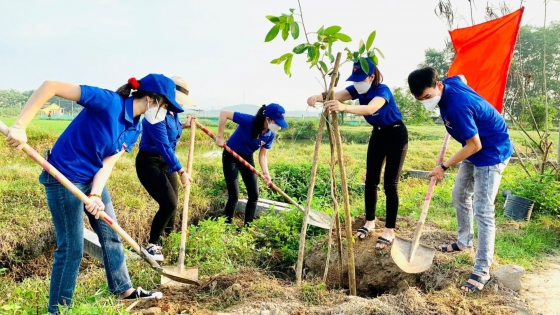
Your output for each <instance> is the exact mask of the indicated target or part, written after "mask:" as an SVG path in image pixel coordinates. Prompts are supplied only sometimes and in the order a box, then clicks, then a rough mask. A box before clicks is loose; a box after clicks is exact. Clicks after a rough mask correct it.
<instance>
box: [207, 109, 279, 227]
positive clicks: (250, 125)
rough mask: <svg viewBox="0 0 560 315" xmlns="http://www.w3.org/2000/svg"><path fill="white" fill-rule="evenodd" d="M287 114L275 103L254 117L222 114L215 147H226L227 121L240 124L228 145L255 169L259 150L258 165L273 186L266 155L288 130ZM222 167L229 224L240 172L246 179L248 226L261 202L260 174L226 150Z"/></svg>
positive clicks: (234, 113)
mask: <svg viewBox="0 0 560 315" xmlns="http://www.w3.org/2000/svg"><path fill="white" fill-rule="evenodd" d="M284 113H285V110H284V108H283V107H282V106H280V105H278V104H274V103H272V104H268V105H263V106H262V107H261V108H260V109H259V111H258V112H257V114H256V115H255V116H253V115H248V114H243V113H239V112H233V111H227V110H224V111H221V112H220V118H219V120H218V135H217V137H216V144H217V145H218V146H220V147H223V145H224V128H225V126H226V122H227V120H228V119H229V120H231V121H233V122H234V123H236V124H238V126H237V128H236V129H235V131H234V132H233V134H232V135H231V137H230V138H229V139H228V141H227V146H228V147H230V148H231V149H232V150H233V151H234V152H235V153H237V154H238V155H239V156H240V157H242V158H243V159H244V160H245V161H247V162H248V163H249V164H251V165H252V166H253V167H254V166H255V161H254V160H253V153H254V152H255V151H257V150H259V164H260V165H261V170H262V173H263V175H264V176H265V178H266V182H267V185H268V184H270V183H271V179H270V174H269V172H268V160H267V157H266V153H267V151H268V150H269V149H270V148H271V147H272V142H274V138H275V136H276V133H277V132H278V131H279V130H280V129H281V128H287V127H288V123H287V122H286V120H285V119H284ZM222 164H223V170H224V178H225V180H226V185H227V189H228V200H227V203H226V206H225V209H224V212H225V216H226V222H227V223H231V222H232V220H233V214H234V212H235V207H236V206H237V200H238V198H239V184H238V181H237V177H238V174H239V173H241V178H243V183H245V187H247V194H248V195H249V198H248V200H247V206H246V207H245V225H247V224H249V223H250V222H252V221H253V219H254V216H255V209H256V208H257V201H258V199H259V188H258V185H257V175H256V174H255V173H253V172H252V171H251V170H250V169H249V168H247V167H246V166H244V165H243V164H242V163H241V162H239V161H238V160H237V159H236V158H235V157H233V156H232V155H231V154H230V153H228V152H227V151H226V150H224V152H223V154H222Z"/></svg>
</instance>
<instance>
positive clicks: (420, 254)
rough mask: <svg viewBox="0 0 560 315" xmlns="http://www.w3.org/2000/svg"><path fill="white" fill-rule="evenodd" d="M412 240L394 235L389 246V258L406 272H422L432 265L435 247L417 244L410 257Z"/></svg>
mask: <svg viewBox="0 0 560 315" xmlns="http://www.w3.org/2000/svg"><path fill="white" fill-rule="evenodd" d="M411 246H412V241H409V240H405V239H401V238H398V237H395V241H394V243H393V246H392V248H391V258H393V261H394V262H395V264H397V266H399V268H401V270H402V271H404V272H406V273H420V272H424V271H426V270H428V269H430V267H431V266H432V262H433V260H434V255H435V252H436V251H435V249H433V248H430V247H428V246H425V245H422V244H418V248H417V249H416V253H415V254H414V257H410V247H411Z"/></svg>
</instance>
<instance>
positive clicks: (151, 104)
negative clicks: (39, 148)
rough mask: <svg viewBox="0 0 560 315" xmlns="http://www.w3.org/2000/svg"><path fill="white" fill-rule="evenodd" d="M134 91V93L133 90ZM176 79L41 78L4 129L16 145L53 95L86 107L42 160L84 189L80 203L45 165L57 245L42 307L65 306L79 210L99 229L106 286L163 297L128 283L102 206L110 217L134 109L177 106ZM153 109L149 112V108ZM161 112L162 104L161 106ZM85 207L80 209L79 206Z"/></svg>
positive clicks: (133, 137)
mask: <svg viewBox="0 0 560 315" xmlns="http://www.w3.org/2000/svg"><path fill="white" fill-rule="evenodd" d="M132 90H136V91H134V92H133V93H132V95H131V91H132ZM175 95H176V94H175V83H173V81H172V80H171V79H169V78H167V77H165V76H163V75H161V74H149V75H147V76H145V77H144V78H142V79H141V80H136V79H134V78H131V79H129V80H128V83H127V84H125V85H123V86H121V87H120V88H119V89H118V90H117V92H113V91H109V90H105V89H101V88H98V87H93V86H87V85H74V84H70V83H64V82H56V81H45V82H44V83H43V84H42V85H41V86H40V87H39V88H38V89H37V90H35V92H34V93H33V94H32V95H31V97H30V98H29V100H28V101H27V103H26V105H25V107H24V109H23V111H22V112H21V114H20V115H19V117H18V118H17V120H16V121H15V122H14V124H13V125H12V127H10V129H9V131H8V136H7V140H8V143H9V145H10V146H12V147H14V148H17V149H22V148H23V146H24V145H25V143H26V142H27V135H26V128H27V126H28V125H29V123H30V122H31V120H32V119H33V117H34V116H35V114H36V113H37V112H38V111H39V109H40V108H41V106H43V104H44V103H45V102H46V101H48V100H49V99H51V98H52V97H53V96H59V97H62V98H65V99H68V100H72V101H76V102H78V104H80V105H82V106H83V107H84V109H83V110H82V111H81V112H80V114H79V115H78V116H76V118H75V119H74V120H73V121H72V122H71V123H70V124H69V125H68V127H67V128H66V129H65V130H64V132H63V133H62V134H61V135H60V137H59V138H58V140H57V141H56V143H55V144H54V147H53V148H52V153H51V154H50V156H49V157H48V161H49V162H50V164H52V165H53V166H54V167H55V168H56V169H58V171H60V173H62V174H63V175H64V176H65V177H66V178H68V180H70V181H71V182H72V183H73V184H74V185H75V186H77V187H78V188H79V189H80V190H81V191H82V192H83V193H85V194H86V195H88V196H89V203H88V204H87V205H84V203H82V202H81V201H80V200H79V199H78V198H77V197H75V196H74V195H73V194H72V192H71V191H69V190H68V189H67V188H65V187H64V186H63V185H62V184H61V183H60V182H59V181H58V180H57V179H56V178H54V177H53V176H51V175H50V174H49V173H48V172H46V171H43V172H42V173H41V175H40V176H39V181H40V182H41V184H43V185H44V186H45V190H46V196H47V204H48V207H49V210H50V212H51V215H52V220H53V223H54V227H55V232H56V244H57V248H56V250H55V253H54V262H53V266H52V271H51V283H50V289H49V304H48V308H47V310H48V312H49V313H52V314H59V306H60V305H61V306H63V307H71V305H72V297H73V295H74V289H75V287H76V280H77V278H78V271H79V268H80V262H81V260H82V252H83V242H84V235H83V216H84V212H85V213H86V215H87V217H88V219H89V223H90V224H91V226H92V227H93V229H94V230H95V232H96V233H97V236H98V237H99V242H100V244H101V250H102V252H103V265H104V267H105V273H106V276H107V282H108V287H109V291H110V292H111V293H113V294H115V295H116V296H118V297H119V299H121V300H134V299H139V298H140V299H152V298H161V297H162V294H161V292H150V291H145V290H143V289H142V288H140V287H138V288H136V289H135V288H133V286H132V282H131V280H130V276H129V273H128V269H127V267H126V263H125V256H124V248H123V245H122V243H121V241H120V238H119V236H118V234H117V233H116V232H115V231H114V230H113V229H112V228H111V227H110V226H109V225H108V224H107V223H106V222H105V221H103V220H97V219H98V218H99V215H100V212H102V211H105V214H106V215H107V216H109V217H111V218H112V219H113V220H116V216H115V211H114V209H113V204H112V202H111V197H110V195H109V191H108V189H107V187H106V186H105V184H106V182H107V180H108V178H109V175H110V174H111V171H112V169H113V167H114V165H115V163H116V161H117V160H118V159H119V158H120V157H121V156H122V155H123V153H124V152H130V151H131V150H132V148H133V146H134V144H135V143H136V141H137V140H138V137H139V135H140V133H141V131H142V125H141V123H140V115H141V114H144V115H146V116H150V117H159V115H161V114H160V113H159V112H157V110H158V108H160V107H161V108H162V109H170V110H173V111H174V112H182V111H183V110H182V108H181V106H180V105H179V104H178V103H177V101H176V100H175ZM154 109H155V111H154ZM161 112H163V113H164V114H165V112H166V111H161ZM84 210H85V211H84Z"/></svg>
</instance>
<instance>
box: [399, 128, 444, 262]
mask: <svg viewBox="0 0 560 315" xmlns="http://www.w3.org/2000/svg"><path fill="white" fill-rule="evenodd" d="M448 142H449V134H448V133H447V134H446V135H445V138H444V139H443V145H442V146H441V151H440V152H439V157H438V160H437V164H436V165H439V164H440V163H442V162H443V157H444V156H445V151H446V150H447V144H448ZM436 181H437V179H436V178H435V177H432V178H431V179H430V184H429V185H428V192H427V193H426V198H424V204H423V205H422V213H421V214H420V219H419V220H418V224H417V225H416V230H415V231H414V238H413V239H412V245H411V246H410V255H409V256H408V257H409V260H411V259H412V257H414V254H415V253H416V249H418V244H419V243H420V236H421V235H422V229H423V228H424V222H426V217H427V216H428V209H429V208H430V201H431V200H432V194H433V192H434V186H435V185H436Z"/></svg>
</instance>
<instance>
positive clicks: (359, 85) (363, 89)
mask: <svg viewBox="0 0 560 315" xmlns="http://www.w3.org/2000/svg"><path fill="white" fill-rule="evenodd" d="M354 87H355V88H356V91H358V93H359V94H366V93H367V91H369V89H370V88H371V82H368V81H361V82H354Z"/></svg>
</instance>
